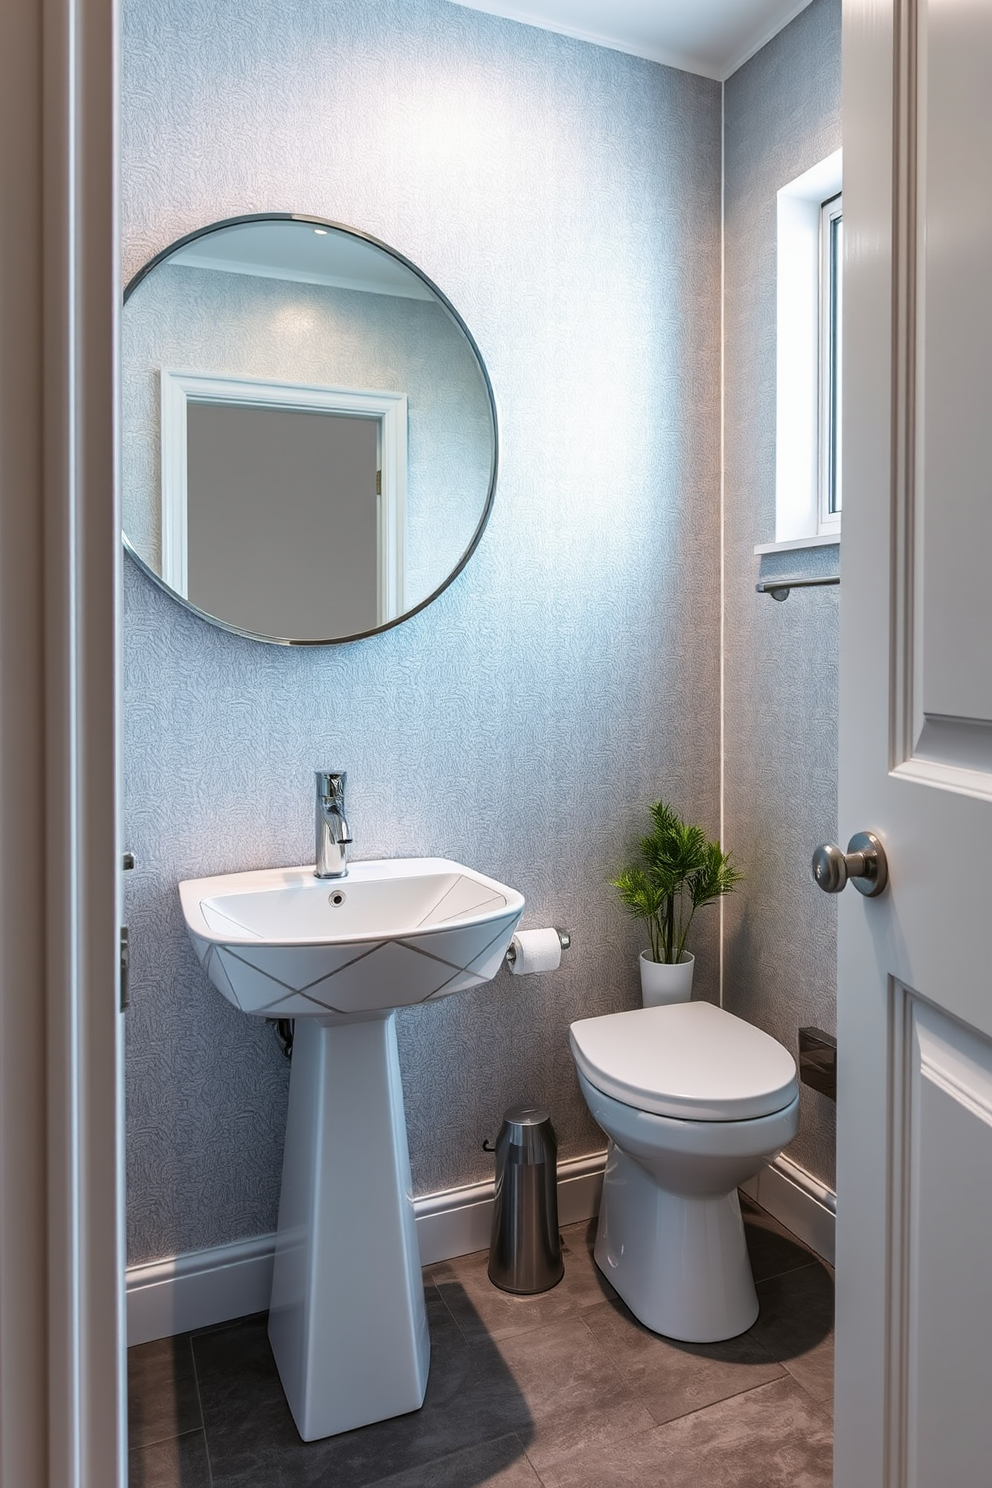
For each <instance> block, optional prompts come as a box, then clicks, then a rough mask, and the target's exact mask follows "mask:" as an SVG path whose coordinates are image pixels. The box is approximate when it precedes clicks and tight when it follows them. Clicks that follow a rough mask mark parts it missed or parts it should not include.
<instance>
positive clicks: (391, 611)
mask: <svg viewBox="0 0 992 1488" xmlns="http://www.w3.org/2000/svg"><path fill="white" fill-rule="evenodd" d="M161 389H162V460H161V479H162V578H163V579H164V581H165V583H166V584H168V585H169V587H170V589H174V590H175V592H176V593H177V594H180V595H182V597H183V598H184V599H185V598H188V587H189V585H188V565H187V480H188V473H189V467H188V458H187V437H186V415H187V409H188V406H189V404H190V403H222V404H225V405H227V406H231V405H237V406H241V407H256V408H284V409H291V410H297V411H300V412H309V413H313V412H318V413H338V414H349V415H351V416H352V417H360V418H371V419H374V420H375V421H376V422H377V423H378V426H379V470H380V476H381V479H380V486H381V492H380V499H379V502H378V514H377V549H378V554H379V559H378V575H377V586H376V587H377V606H378V616H379V620H378V623H379V624H380V625H384V624H386V623H387V622H388V621H389V620H395V619H396V617H397V616H398V615H402V614H403V610H404V607H405V596H404V584H405V571H406V472H407V397H406V394H405V393H390V392H372V391H369V390H367V389H356V388H340V387H318V386H314V385H313V384H311V383H295V382H269V381H267V380H265V379H261V378H256V377H228V376H215V375H213V374H210V373H203V372H182V371H177V370H176V369H175V368H172V367H163V368H162V372H161Z"/></svg>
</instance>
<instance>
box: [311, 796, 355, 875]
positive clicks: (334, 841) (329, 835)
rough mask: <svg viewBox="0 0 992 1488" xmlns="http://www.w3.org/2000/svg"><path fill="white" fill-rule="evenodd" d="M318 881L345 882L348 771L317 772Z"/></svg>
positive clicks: (348, 833)
mask: <svg viewBox="0 0 992 1488" xmlns="http://www.w3.org/2000/svg"><path fill="white" fill-rule="evenodd" d="M315 774H316V776H317V810H316V829H317V850H316V861H315V863H314V870H313V872H314V877H315V878H344V877H345V876H346V875H347V872H348V843H349V842H350V841H351V833H350V832H349V831H348V823H347V821H346V820H345V814H344V784H345V781H346V780H347V778H348V775H347V771H345V770H317V771H315Z"/></svg>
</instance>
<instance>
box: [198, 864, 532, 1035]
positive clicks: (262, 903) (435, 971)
mask: <svg viewBox="0 0 992 1488" xmlns="http://www.w3.org/2000/svg"><path fill="white" fill-rule="evenodd" d="M179 893H180V896H181V898H182V906H183V914H184V915H185V917H186V925H187V928H188V930H189V933H190V937H191V939H192V941H193V945H194V946H195V947H196V953H197V955H198V956H199V958H200V961H201V963H202V965H203V967H204V970H205V971H206V972H207V975H208V976H209V977H210V980H211V981H212V982H213V984H214V986H215V987H216V988H217V989H218V990H219V991H220V992H222V993H223V994H224V996H225V997H226V998H227V999H228V1001H230V1002H233V1003H234V1005H235V1007H239V1008H241V1010H242V1011H243V1012H246V1013H255V1014H257V1015H259V1016H262V1017H267V1018H306V1017H324V1018H326V1017H328V1016H333V1015H334V1014H338V1015H340V1016H342V1017H347V1016H349V1015H354V1014H368V1013H370V1012H376V1011H380V1010H381V1011H385V1010H387V1009H389V1008H396V1007H407V1006H409V1005H410V1004H411V1003H417V1002H427V1001H429V1000H430V999H432V998H437V997H447V996H448V995H449V994H450V993H452V992H461V991H464V990H465V989H466V988H468V987H477V986H481V985H482V984H483V983H484V982H488V981H489V980H490V978H491V977H493V976H495V974H496V972H497V971H498V970H499V966H500V963H501V961H502V960H503V957H504V955H505V953H506V948H507V946H508V945H509V943H510V938H511V936H512V935H513V932H514V929H515V928H516V925H517V921H518V920H519V919H520V915H521V912H522V910H523V907H524V900H523V896H522V895H521V894H518V893H517V892H516V890H515V889H510V888H508V887H507V886H506V884H501V883H497V882H496V881H495V879H491V878H486V877H485V876H484V875H483V874H481V873H476V872H475V871H474V870H473V869H471V868H465V867H464V866H463V865H462V864H461V863H454V862H452V861H450V860H449V859H448V858H385V859H383V860H382V861H380V862H368V863H352V864H351V865H350V866H349V869H348V875H347V877H346V878H341V879H319V878H315V877H314V873H313V868H311V867H306V868H267V869H261V870H259V871H257V872H252V873H227V874H221V875H219V876H218V877H215V878H198V879H191V880H189V881H187V882H186V883H181V884H180V885H179Z"/></svg>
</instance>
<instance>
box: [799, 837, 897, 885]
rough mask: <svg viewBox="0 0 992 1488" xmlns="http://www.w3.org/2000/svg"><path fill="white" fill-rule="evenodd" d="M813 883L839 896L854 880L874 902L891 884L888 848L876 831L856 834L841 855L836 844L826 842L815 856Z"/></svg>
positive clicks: (854, 883)
mask: <svg viewBox="0 0 992 1488" xmlns="http://www.w3.org/2000/svg"><path fill="white" fill-rule="evenodd" d="M812 867H813V882H814V883H816V884H818V885H819V886H820V888H821V889H822V890H823V892H824V893H825V894H839V893H840V891H841V889H842V888H843V887H844V885H845V884H846V883H847V882H848V881H849V880H850V882H851V883H853V885H854V887H855V888H856V889H857V891H858V893H859V894H864V895H865V896H866V897H867V898H869V899H874V897H875V895H876V894H880V893H881V892H882V890H883V889H884V888H885V886H886V884H887V883H888V881H889V865H888V862H887V860H886V857H885V849H884V848H883V846H882V844H881V842H879V840H878V838H877V837H876V836H875V834H874V832H855V834H854V836H853V837H852V838H851V840H850V842H849V843H848V844H847V852H846V853H845V852H841V850H840V848H839V847H834V845H833V844H832V843H829V842H827V843H824V844H823V846H822V847H818V848H817V849H816V851H815V853H814V854H813V864H812Z"/></svg>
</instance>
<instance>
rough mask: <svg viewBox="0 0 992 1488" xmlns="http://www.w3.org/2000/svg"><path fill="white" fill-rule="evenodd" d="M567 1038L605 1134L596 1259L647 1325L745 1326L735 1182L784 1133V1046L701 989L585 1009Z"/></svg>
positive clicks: (792, 1117) (720, 1330)
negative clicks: (596, 1013) (660, 999)
mask: <svg viewBox="0 0 992 1488" xmlns="http://www.w3.org/2000/svg"><path fill="white" fill-rule="evenodd" d="M569 1038H570V1042H571V1047H572V1056H573V1058H574V1060H575V1064H576V1069H577V1071H578V1076H579V1085H580V1086H581V1089H582V1094H583V1096H584V1097H585V1100H586V1104H587V1105H588V1107H589V1110H590V1112H591V1114H592V1116H593V1118H594V1120H595V1121H596V1122H597V1123H598V1124H599V1126H601V1127H602V1129H603V1131H604V1132H605V1133H606V1135H607V1136H608V1137H609V1139H610V1141H609V1150H608V1152H607V1158H606V1173H605V1177H604V1182H603V1200H602V1206H601V1208H600V1215H599V1226H598V1230H597V1234H596V1248H595V1258H596V1264H597V1265H598V1266H599V1268H600V1270H601V1271H602V1272H603V1274H604V1275H605V1276H606V1277H607V1279H608V1280H609V1281H610V1283H611V1284H612V1285H613V1287H614V1288H615V1289H616V1291H617V1292H619V1294H620V1296H621V1297H622V1298H623V1300H624V1301H625V1302H626V1304H627V1306H628V1307H629V1308H630V1310H631V1312H632V1313H633V1314H634V1316H635V1317H637V1318H639V1319H640V1321H641V1322H642V1323H644V1324H645V1326H646V1327H648V1328H650V1329H651V1330H652V1331H653V1332H655V1333H664V1334H665V1335H667V1336H668V1337H669V1338H677V1339H680V1340H682V1341H684V1342H687V1343H714V1342H716V1341H717V1340H718V1339H722V1338H733V1337H734V1336H735V1335H736V1334H738V1333H743V1332H745V1331H746V1330H747V1329H748V1328H749V1327H750V1326H751V1324H752V1323H753V1322H754V1320H755V1318H756V1317H757V1315H758V1298H757V1294H756V1292H755V1290H754V1281H753V1278H752V1276H751V1265H750V1261H749V1260H748V1254H747V1246H746V1244H745V1240H744V1226H743V1222H742V1220H741V1212H740V1204H739V1203H738V1199H737V1188H738V1185H739V1184H741V1183H745V1182H746V1181H747V1179H749V1178H751V1177H753V1176H754V1174H755V1173H757V1172H758V1170H759V1169H760V1168H762V1167H763V1166H764V1165H765V1164H766V1163H769V1162H771V1161H773V1159H774V1158H776V1157H777V1156H778V1154H779V1153H780V1152H781V1150H782V1148H783V1147H784V1146H785V1145H786V1144H787V1143H788V1142H790V1141H791V1140H792V1138H793V1137H794V1136H795V1135H796V1132H797V1130H798V1127H799V1087H798V1084H797V1081H796V1066H795V1061H794V1060H793V1058H792V1055H791V1054H790V1053H789V1051H788V1050H787V1049H785V1048H783V1047H782V1045H781V1044H779V1043H778V1042H777V1041H776V1040H775V1039H773V1038H770V1037H769V1035H768V1034H766V1033H763V1032H762V1031H761V1029H759V1028H754V1027H753V1026H752V1025H751V1024H749V1023H745V1022H743V1021H742V1020H741V1019H740V1018H735V1017H734V1016H733V1014H732V1013H727V1012H724V1011H723V1010H722V1009H721V1008H717V1007H714V1006H713V1005H712V1004H711V1003H708V1002H684V1003H672V1004H668V1005H665V1006H662V1007H646V1008H635V1009H634V1010H633V1011H631V1012H625V1013H609V1014H607V1015H606V1016H604V1017H600V1018H584V1019H582V1020H580V1021H579V1022H577V1023H573V1024H572V1026H571V1029H570V1030H569Z"/></svg>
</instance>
